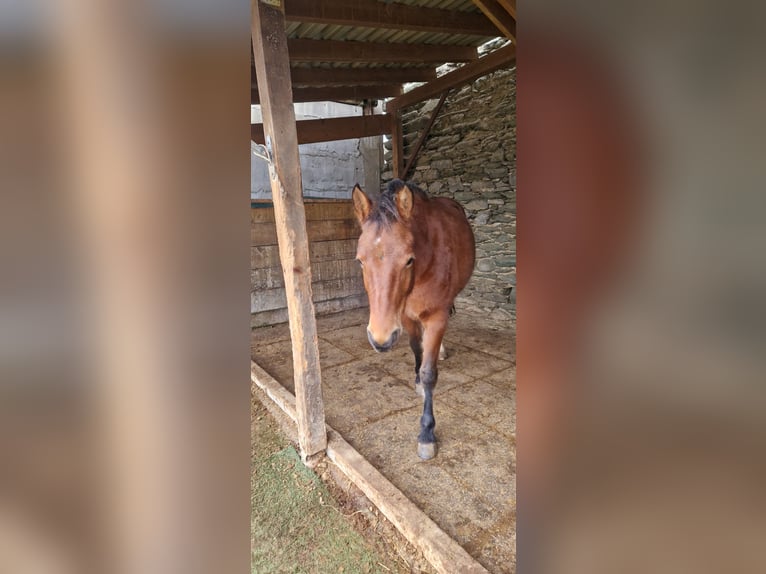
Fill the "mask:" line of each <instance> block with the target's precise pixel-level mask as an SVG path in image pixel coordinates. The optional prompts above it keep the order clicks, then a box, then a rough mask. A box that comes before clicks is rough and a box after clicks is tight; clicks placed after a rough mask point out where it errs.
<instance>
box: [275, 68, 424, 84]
mask: <svg viewBox="0 0 766 574" xmlns="http://www.w3.org/2000/svg"><path fill="white" fill-rule="evenodd" d="M290 76H291V77H292V80H293V86H333V85H338V86H361V85H365V84H404V83H406V82H428V81H431V80H435V79H436V70H435V69H433V68H293V69H292V70H291V71H290Z"/></svg>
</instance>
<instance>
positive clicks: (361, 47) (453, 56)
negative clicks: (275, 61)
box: [287, 39, 478, 63]
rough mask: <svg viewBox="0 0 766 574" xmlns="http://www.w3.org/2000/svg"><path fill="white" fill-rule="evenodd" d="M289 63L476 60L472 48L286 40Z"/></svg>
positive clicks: (475, 53)
mask: <svg viewBox="0 0 766 574" xmlns="http://www.w3.org/2000/svg"><path fill="white" fill-rule="evenodd" d="M287 45H288V50H289V52H290V60H291V61H292V62H380V63H389V62H392V63H408V62H411V63H421V62H422V63H426V62H438V63H443V62H470V61H472V60H476V59H477V58H478V52H477V50H476V48H474V47H472V46H440V45H437V44H402V43H392V44H386V43H373V42H341V41H338V40H303V39H298V40H288V41H287Z"/></svg>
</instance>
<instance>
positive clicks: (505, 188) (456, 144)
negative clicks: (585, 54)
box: [382, 68, 516, 320]
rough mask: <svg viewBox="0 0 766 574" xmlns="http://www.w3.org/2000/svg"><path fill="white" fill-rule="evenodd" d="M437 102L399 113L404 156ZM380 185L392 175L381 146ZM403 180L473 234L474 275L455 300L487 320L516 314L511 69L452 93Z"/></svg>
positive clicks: (513, 90) (388, 158)
mask: <svg viewBox="0 0 766 574" xmlns="http://www.w3.org/2000/svg"><path fill="white" fill-rule="evenodd" d="M435 106H436V100H431V101H428V102H425V103H423V104H420V105H418V106H413V107H411V108H407V109H406V110H404V114H403V116H402V121H403V124H404V134H405V136H404V140H405V150H404V153H405V157H409V153H410V151H409V150H410V149H411V148H412V147H413V145H414V142H415V141H416V140H417V138H418V134H419V133H420V131H421V130H422V129H423V128H424V126H425V124H426V123H427V122H428V118H429V117H430V115H431V111H432V110H433V108H434V107H435ZM385 145H386V150H385V164H384V168H383V173H382V179H383V180H384V183H387V182H388V181H389V180H390V179H391V178H392V177H393V172H392V170H391V151H390V150H391V144H390V142H386V144H385ZM409 179H410V180H412V181H414V182H415V183H417V184H418V185H419V186H420V187H422V188H423V189H425V190H426V191H427V192H428V193H429V194H430V195H432V196H440V197H451V198H453V199H455V200H457V201H458V202H459V203H460V204H462V205H463V207H464V208H465V211H466V213H467V215H468V218H469V220H470V222H471V226H472V227H473V231H474V235H475V236H476V266H475V268H474V273H473V277H472V278H471V281H470V282H469V284H468V285H467V286H466V288H465V290H464V291H463V292H462V294H461V295H460V296H459V297H458V300H457V301H456V306H457V308H458V311H459V310H461V309H466V310H469V311H472V312H479V313H482V314H487V315H489V316H491V317H492V318H493V319H500V320H510V319H513V318H515V315H516V70H515V68H514V69H511V70H500V71H497V72H495V73H493V74H490V75H488V76H486V77H484V78H481V79H479V80H477V81H475V82H474V83H473V84H470V85H468V86H465V87H464V88H462V89H461V90H456V91H453V92H452V93H451V94H450V95H449V97H448V98H447V100H446V102H445V104H444V107H443V108H442V110H441V112H440V114H439V116H438V118H437V119H436V122H435V124H434V126H433V128H432V129H431V133H430V135H429V137H428V139H427V140H426V142H425V144H424V146H423V148H422V149H421V151H420V154H419V155H418V158H417V162H416V164H415V166H414V169H413V170H411V171H410V174H409Z"/></svg>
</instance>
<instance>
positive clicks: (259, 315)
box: [250, 200, 367, 327]
mask: <svg viewBox="0 0 766 574" xmlns="http://www.w3.org/2000/svg"><path fill="white" fill-rule="evenodd" d="M305 207H306V228H307V231H308V238H309V256H310V258H311V287H312V292H313V300H314V306H315V308H316V313H317V315H321V314H324V313H335V312H337V311H344V310H347V309H355V308H357V307H363V306H366V305H367V295H366V294H365V292H364V284H363V283H362V274H361V271H360V269H359V264H358V263H357V262H356V261H355V256H356V241H357V238H358V237H359V233H360V230H359V225H358V224H357V222H356V218H355V217H354V208H353V204H352V202H351V201H350V200H307V201H306V203H305ZM250 214H251V215H250V222H251V228H250V243H251V246H250V284H251V293H250V301H251V303H250V311H251V313H252V315H251V326H252V327H261V326H264V325H274V324H277V323H284V322H286V321H287V300H286V298H285V288H284V278H283V276H282V268H281V266H280V262H279V246H278V245H277V231H276V225H275V223H274V208H273V206H272V204H271V203H270V202H264V203H253V204H252V207H251V210H250Z"/></svg>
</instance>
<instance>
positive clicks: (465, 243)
mask: <svg viewBox="0 0 766 574" xmlns="http://www.w3.org/2000/svg"><path fill="white" fill-rule="evenodd" d="M352 197H353V200H354V213H355V214H356V218H357V219H358V221H359V224H360V226H361V229H362V233H361V235H360V237H359V242H358V246H357V252H356V258H357V260H358V261H359V263H360V264H361V266H362V275H363V278H364V288H365V290H366V291H367V296H368V298H369V302H370V320H369V323H368V325H367V339H368V340H369V341H370V345H372V348H373V349H375V350H376V351H378V352H385V351H390V350H391V348H393V346H394V344H395V343H396V341H397V339H398V338H399V335H400V334H401V331H402V328H404V329H405V330H406V331H407V333H408V335H409V338H410V348H411V349H412V352H413V353H414V355H415V390H416V391H417V392H418V394H420V395H421V396H422V397H423V416H422V417H421V418H420V434H419V435H418V451H417V452H418V456H419V457H420V458H421V459H424V460H428V459H430V458H433V457H434V456H435V455H436V436H435V435H434V428H435V426H436V421H435V419H434V413H433V390H434V386H435V385H436V380H437V378H438V369H437V360H438V356H439V349H440V347H441V343H442V338H443V337H444V332H445V330H446V329H447V320H448V318H449V315H450V311H451V309H453V304H454V301H455V297H456V296H457V294H458V293H460V291H462V289H463V288H464V287H465V286H466V283H468V280H469V279H470V278H471V274H472V273H473V266H474V261H475V259H476V246H475V241H474V237H473V231H472V230H471V226H470V224H469V223H468V219H467V218H466V215H465V211H464V210H463V208H462V207H461V205H460V204H459V203H457V202H456V201H454V200H452V199H448V198H445V197H435V198H429V197H428V195H426V192H424V191H423V190H422V189H420V188H419V187H417V186H416V185H414V184H412V183H404V182H403V181H401V180H399V179H395V180H393V181H391V182H390V183H389V185H388V188H387V189H386V191H384V192H383V193H382V194H381V195H380V198H379V199H378V200H377V201H376V202H374V203H373V201H372V200H371V199H370V198H369V197H367V195H366V194H365V193H364V191H362V188H360V187H359V185H358V184H357V185H356V186H355V187H354V190H353V193H352Z"/></svg>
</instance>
